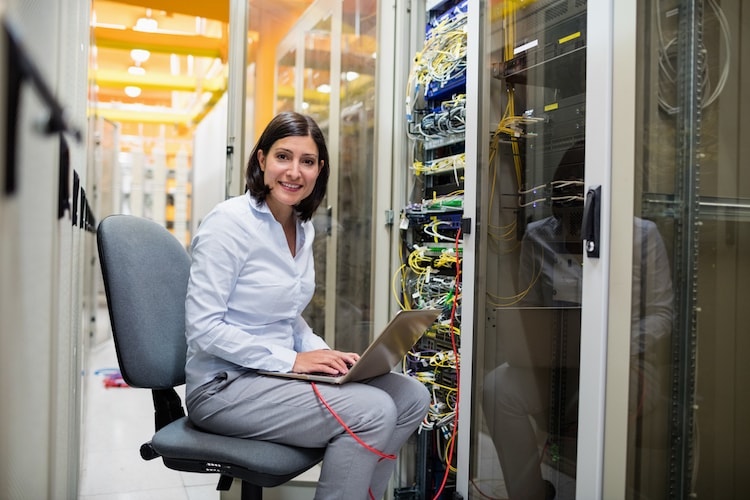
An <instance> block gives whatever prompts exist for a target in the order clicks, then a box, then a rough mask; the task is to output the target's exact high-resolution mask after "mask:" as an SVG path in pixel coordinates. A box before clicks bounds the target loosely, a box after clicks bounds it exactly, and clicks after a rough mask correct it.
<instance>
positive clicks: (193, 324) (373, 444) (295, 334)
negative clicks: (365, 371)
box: [185, 113, 429, 500]
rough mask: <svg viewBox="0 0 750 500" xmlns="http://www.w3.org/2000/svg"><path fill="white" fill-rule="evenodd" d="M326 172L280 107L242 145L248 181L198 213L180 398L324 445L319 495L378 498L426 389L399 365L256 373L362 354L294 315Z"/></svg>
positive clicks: (239, 427)
mask: <svg viewBox="0 0 750 500" xmlns="http://www.w3.org/2000/svg"><path fill="white" fill-rule="evenodd" d="M329 172H330V164H329V159H328V150H327V148H326V144H325V139H324V137H323V134H322V132H321V131H320V128H319V127H318V125H317V124H316V123H315V121H314V120H313V119H312V118H310V117H308V116H305V115H301V114H298V113H282V114H279V115H278V116H276V117H275V118H274V119H273V120H272V121H271V122H270V123H269V124H268V126H267V128H266V129H265V131H264V132H263V134H261V136H260V139H259V140H258V143H257V144H256V146H255V148H254V149H253V152H252V154H251V156H250V160H249V162H248V165H247V171H246V175H245V180H246V184H247V192H246V193H245V194H244V195H241V196H237V197H234V198H231V199H229V200H226V201H224V202H222V203H220V204H219V205H217V206H216V207H215V208H214V209H213V210H212V211H211V212H210V213H209V214H208V215H207V216H206V217H205V219H204V220H203V222H202V223H201V225H200V228H199V229H198V231H197V234H196V235H195V238H194V240H193V244H192V267H191V271H190V281H189V284H188V294H187V300H186V305H185V309H186V335H187V343H188V353H187V363H186V367H185V374H186V378H187V387H186V393H187V397H186V403H187V407H188V415H189V417H190V420H191V421H192V422H193V423H194V424H195V425H196V426H198V427H200V428H203V429H206V430H207V431H210V432H214V433H218V434H225V435H229V436H237V437H245V438H253V439H263V440H267V441H274V442H279V443H285V444H290V445H294V446H303V447H314V448H318V447H326V452H325V456H324V460H323V467H322V470H321V475H320V480H319V482H318V487H317V490H316V495H315V498H316V499H324V500H331V499H337V498H341V499H347V500H349V499H358V498H361V499H365V498H382V496H383V494H384V492H385V488H386V486H387V484H388V480H389V478H390V476H391V473H392V470H393V460H392V459H393V458H395V454H396V453H397V452H398V451H399V449H400V448H401V446H402V445H403V444H404V443H405V442H406V440H407V439H408V438H409V436H410V435H411V434H412V433H413V432H414V431H415V430H416V428H417V427H418V426H419V423H420V422H421V421H422V419H423V418H424V416H425V415H426V413H427V409H428V406H429V393H428V391H427V389H426V388H425V387H424V386H423V385H422V384H421V383H419V382H418V381H416V380H414V379H412V378H410V377H407V376H405V375H402V374H398V373H389V374H387V375H384V376H381V377H376V378H374V379H371V380H369V381H367V382H366V383H349V384H345V385H342V386H334V385H326V384H320V385H319V386H314V387H313V386H311V385H310V384H309V383H308V382H303V381H298V380H289V379H282V378H278V377H266V376H263V375H260V374H258V373H257V371H258V370H269V371H281V372H288V371H293V372H300V373H309V372H323V373H329V374H336V373H346V372H347V370H348V367H349V366H351V365H352V364H353V363H355V362H356V361H357V360H358V359H359V356H358V355H357V354H356V353H351V352H340V351H337V350H333V349H331V348H329V346H328V345H326V343H325V342H324V341H323V339H322V338H321V337H319V336H318V335H316V334H315V333H313V331H312V330H311V328H310V327H309V326H308V325H307V323H306V322H305V320H304V319H303V318H302V311H303V310H304V309H305V307H306V306H307V304H308V303H309V302H310V300H311V298H312V295H313V290H314V286H315V278H314V270H313V255H312V243H313V238H314V230H313V225H312V222H311V221H310V219H311V217H312V215H313V213H314V212H315V210H316V208H317V207H318V206H319V205H320V203H321V201H322V200H323V197H324V196H325V191H326V186H327V183H328V176H329ZM314 388H315V389H317V391H318V392H316V391H314V390H313V389H314ZM326 403H327V404H328V405H329V406H330V407H331V408H332V410H333V411H335V412H336V413H337V414H338V416H339V417H340V418H341V419H342V420H343V422H344V424H346V425H347V426H348V429H345V428H344V427H343V426H342V424H341V423H339V422H338V421H337V420H336V419H335V418H334V416H333V415H332V414H331V413H330V412H329V410H328V409H327V408H326V406H325V404H326ZM384 458H388V459H384Z"/></svg>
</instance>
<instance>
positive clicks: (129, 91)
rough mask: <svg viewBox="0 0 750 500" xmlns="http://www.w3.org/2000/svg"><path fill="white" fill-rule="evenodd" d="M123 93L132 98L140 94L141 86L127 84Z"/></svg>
mask: <svg viewBox="0 0 750 500" xmlns="http://www.w3.org/2000/svg"><path fill="white" fill-rule="evenodd" d="M125 95H127V96H128V97H133V98H135V97H138V96H139V95H141V88H140V87H135V86H132V85H128V86H127V87H125Z"/></svg>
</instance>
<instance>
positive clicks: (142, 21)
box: [133, 17, 159, 32]
mask: <svg viewBox="0 0 750 500" xmlns="http://www.w3.org/2000/svg"><path fill="white" fill-rule="evenodd" d="M158 28H159V23H157V22H156V19H153V18H150V17H140V18H138V20H137V21H136V22H135V26H133V30H134V31H150V32H153V31H156V30H157V29H158Z"/></svg>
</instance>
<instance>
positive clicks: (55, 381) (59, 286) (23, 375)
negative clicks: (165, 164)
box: [0, 0, 93, 499]
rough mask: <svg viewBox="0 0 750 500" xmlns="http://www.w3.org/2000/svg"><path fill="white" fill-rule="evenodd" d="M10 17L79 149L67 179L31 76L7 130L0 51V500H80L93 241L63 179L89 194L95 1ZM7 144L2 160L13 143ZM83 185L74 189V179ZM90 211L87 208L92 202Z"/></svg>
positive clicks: (53, 2) (60, 3) (13, 11)
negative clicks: (12, 182)
mask: <svg viewBox="0 0 750 500" xmlns="http://www.w3.org/2000/svg"><path fill="white" fill-rule="evenodd" d="M0 10H4V14H5V18H6V19H7V20H8V21H9V22H10V23H12V26H13V27H14V28H15V32H16V33H17V34H18V36H19V38H20V39H21V40H22V41H23V43H24V47H25V52H26V54H27V55H28V56H29V59H30V60H31V61H32V64H33V65H34V67H35V68H36V69H37V70H38V72H39V74H40V75H41V80H42V81H43V82H44V87H46V88H47V89H48V90H49V91H50V92H51V93H52V94H53V95H54V97H55V99H56V100H57V101H58V102H59V103H61V104H62V105H63V107H64V108H65V109H66V112H67V114H66V116H67V118H68V121H69V122H70V123H71V124H73V125H74V126H76V127H78V128H79V129H80V131H81V134H82V135H81V141H80V142H77V141H76V140H75V139H74V138H73V137H72V136H67V137H66V139H67V142H68V144H69V148H70V155H69V158H70V162H69V165H70V170H69V175H68V176H67V177H62V176H61V175H60V162H59V159H60V154H59V152H60V136H59V135H57V134H53V135H46V134H44V133H43V132H41V131H40V129H39V125H40V123H44V118H45V117H47V116H49V113H48V111H47V110H48V107H47V106H46V105H45V104H44V102H43V100H42V99H41V96H40V94H39V93H38V92H36V91H35V90H34V89H33V87H32V86H31V85H30V83H29V80H28V79H27V80H26V82H25V84H24V85H23V87H22V93H21V96H20V99H19V100H18V102H19V104H20V110H19V116H18V121H17V122H16V123H15V124H13V123H9V122H8V116H7V115H8V113H7V110H8V103H7V102H5V95H6V94H5V92H6V83H7V76H8V61H7V60H6V58H5V57H4V54H5V47H1V48H0V54H3V56H2V59H0V120H1V121H2V125H1V126H0V130H2V131H3V132H4V131H5V130H6V129H7V128H9V127H10V128H15V130H16V134H17V137H16V141H15V143H16V145H17V157H16V161H15V165H14V166H15V171H16V172H17V185H16V188H15V190H13V192H11V193H6V192H5V187H6V183H5V170H6V169H5V165H6V162H5V161H3V162H2V163H1V165H3V168H2V169H0V170H2V172H0V242H1V243H0V276H2V280H1V281H0V401H2V403H0V450H2V452H1V453H0V498H3V499H16V498H49V499H55V498H61V499H66V498H75V497H76V496H77V488H78V471H79V463H80V457H79V450H80V446H79V441H80V415H81V408H80V405H81V401H82V399H81V388H82V377H81V366H82V358H83V336H84V332H85V323H86V321H87V320H88V314H86V313H84V310H83V309H84V307H85V305H84V301H83V297H84V296H85V295H86V293H88V292H89V291H90V289H91V279H90V276H91V273H90V272H87V271H88V270H89V269H87V267H86V266H85V265H84V262H87V263H88V264H89V265H90V263H91V258H90V256H91V252H92V248H93V247H92V242H93V234H92V233H91V232H88V231H85V230H83V229H82V228H81V227H80V225H79V224H78V222H79V217H80V210H76V212H77V213H78V215H79V217H76V220H75V225H74V224H73V219H72V217H71V215H72V210H70V209H69V210H67V211H66V212H65V214H64V216H63V217H62V218H58V192H59V187H60V181H62V186H64V187H66V188H67V191H68V193H69V194H70V198H69V199H68V200H69V202H71V203H72V201H73V199H74V195H76V196H75V199H76V200H77V202H78V204H79V207H80V203H81V200H82V195H83V194H84V193H87V196H91V193H92V192H93V189H92V188H91V186H89V184H88V183H87V177H88V172H87V166H86V123H85V122H86V99H87V93H86V85H87V65H88V45H89V44H88V25H89V2H87V1H84V0H8V1H5V2H2V4H0ZM4 139H5V136H4V134H3V135H1V136H0V142H2V144H0V156H2V157H3V158H5V151H6V147H7V145H6V144H4ZM74 173H75V174H77V177H78V179H79V180H80V184H79V188H78V189H77V190H76V189H75V188H74V186H73V176H74ZM89 203H90V202H89Z"/></svg>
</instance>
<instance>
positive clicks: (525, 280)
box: [470, 0, 586, 499]
mask: <svg viewBox="0 0 750 500" xmlns="http://www.w3.org/2000/svg"><path fill="white" fill-rule="evenodd" d="M487 15H488V17H489V19H490V20H491V30H492V33H491V36H490V37H488V40H491V43H490V48H489V50H490V53H489V60H490V61H491V64H492V76H493V78H492V79H491V80H490V81H489V82H488V84H489V86H490V103H488V105H489V108H490V112H489V117H490V126H491V127H492V129H493V130H491V143H490V149H489V154H490V156H489V158H488V159H489V162H488V166H487V173H486V174H485V175H486V179H487V186H488V200H487V203H486V206H485V208H484V209H483V210H487V213H486V219H487V221H488V222H487V224H486V227H487V229H486V231H487V234H486V238H485V239H486V241H487V253H486V268H487V272H486V275H487V293H486V299H485V309H486V315H485V316H486V323H485V325H484V327H483V329H482V328H480V329H479V333H478V335H479V338H478V348H477V353H479V354H478V358H477V360H476V362H477V363H478V365H479V367H478V369H477V373H479V374H480V375H479V378H478V380H479V381H480V385H481V389H479V388H478V389H477V391H476V396H475V397H476V400H477V401H479V402H480V403H481V411H480V412H476V413H475V415H474V419H475V423H474V424H473V426H472V433H473V435H472V438H471V439H472V446H471V449H472V451H471V453H472V471H473V472H472V476H471V477H472V484H471V486H472V488H471V490H470V491H471V494H472V498H493V499H501V498H503V499H505V498H512V499H547V498H558V499H563V498H571V499H572V498H575V481H576V448H577V438H578V378H579V366H580V360H579V357H580V322H581V321H580V317H581V316H580V311H581V307H580V306H581V279H582V265H583V264H582V261H583V259H582V243H581V237H580V232H581V221H582V212H583V179H584V150H585V147H584V143H583V140H584V131H585V101H586V95H585V82H586V75H585V67H586V2H585V1H581V0H553V1H543V0H539V1H535V2H520V1H508V2H503V3H502V4H501V5H499V6H496V7H494V8H490V9H489V10H488V13H487Z"/></svg>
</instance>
